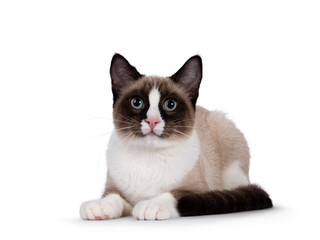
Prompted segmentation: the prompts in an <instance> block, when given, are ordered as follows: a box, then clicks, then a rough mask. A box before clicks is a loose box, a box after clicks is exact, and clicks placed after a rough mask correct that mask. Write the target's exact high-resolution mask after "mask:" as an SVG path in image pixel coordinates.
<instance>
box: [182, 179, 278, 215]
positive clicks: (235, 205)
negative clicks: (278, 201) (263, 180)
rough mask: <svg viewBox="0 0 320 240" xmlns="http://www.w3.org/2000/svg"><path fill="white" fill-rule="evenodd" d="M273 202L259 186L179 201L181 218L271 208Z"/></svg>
mask: <svg viewBox="0 0 320 240" xmlns="http://www.w3.org/2000/svg"><path fill="white" fill-rule="evenodd" d="M272 206H273V205H272V201H271V199H270V197H269V195H268V193H266V192H265V191H264V190H263V189H262V188H260V187H259V186H257V185H248V186H243V187H238V188H235V189H233V190H223V191H212V192H208V193H203V194H192V193H190V194H187V195H184V196H182V197H181V198H180V199H178V206H177V207H178V211H179V213H180V215H181V216H196V215H211V214H222V213H233V212H242V211H250V210H258V209H265V208H271V207H272Z"/></svg>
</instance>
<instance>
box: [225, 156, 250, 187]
mask: <svg viewBox="0 0 320 240" xmlns="http://www.w3.org/2000/svg"><path fill="white" fill-rule="evenodd" d="M222 182H223V189H227V190H231V189H234V188H237V187H240V186H247V185H249V184H250V182H249V177H248V176H247V175H246V174H245V173H244V172H243V170H242V169H241V167H240V161H234V162H233V163H232V164H231V165H229V166H228V167H226V169H224V171H223V173H222Z"/></svg>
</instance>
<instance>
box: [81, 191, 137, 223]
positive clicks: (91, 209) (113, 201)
mask: <svg viewBox="0 0 320 240" xmlns="http://www.w3.org/2000/svg"><path fill="white" fill-rule="evenodd" d="M131 210H132V207H131V205H130V204H129V203H128V202H127V201H126V200H125V199H123V198H122V197H121V196H120V195H119V194H117V193H110V194H107V195H106V196H105V197H103V198H101V199H97V200H93V201H88V202H84V203H82V205H81V207H80V216H81V218H82V219H85V220H108V219H113V218H119V217H122V216H128V215H130V213H131Z"/></svg>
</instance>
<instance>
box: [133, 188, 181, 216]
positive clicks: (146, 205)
mask: <svg viewBox="0 0 320 240" xmlns="http://www.w3.org/2000/svg"><path fill="white" fill-rule="evenodd" d="M176 205H177V200H176V198H175V197H174V196H173V195H172V194H171V193H169V192H167V193H163V194H161V195H159V196H157V197H155V198H152V199H150V200H143V201H140V202H138V203H137V204H136V205H135V207H134V208H133V211H132V215H133V217H135V218H136V219H138V220H162V219H169V218H176V217H179V213H178V211H177V208H176Z"/></svg>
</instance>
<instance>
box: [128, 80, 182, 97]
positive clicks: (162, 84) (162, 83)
mask: <svg viewBox="0 0 320 240" xmlns="http://www.w3.org/2000/svg"><path fill="white" fill-rule="evenodd" d="M152 89H157V90H158V91H159V93H160V95H161V96H170V95H175V96H177V97H179V98H185V97H186V96H185V95H186V94H185V92H184V90H183V89H182V88H181V87H179V86H178V85H177V84H175V83H174V82H173V81H172V80H171V79H170V78H165V77H157V76H143V77H142V78H141V79H139V80H138V81H136V82H135V83H134V84H133V85H131V86H130V87H128V88H127V90H126V91H125V95H140V96H148V95H149V94H150V92H151V91H152Z"/></svg>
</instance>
